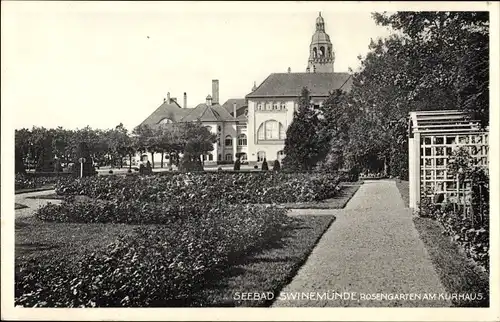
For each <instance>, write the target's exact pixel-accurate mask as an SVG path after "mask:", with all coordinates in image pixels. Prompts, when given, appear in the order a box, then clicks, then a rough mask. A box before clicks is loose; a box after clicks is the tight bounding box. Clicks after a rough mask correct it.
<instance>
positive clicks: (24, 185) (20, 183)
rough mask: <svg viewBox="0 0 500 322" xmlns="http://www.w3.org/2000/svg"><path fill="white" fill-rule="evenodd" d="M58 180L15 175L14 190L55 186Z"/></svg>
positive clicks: (56, 178)
mask: <svg viewBox="0 0 500 322" xmlns="http://www.w3.org/2000/svg"><path fill="white" fill-rule="evenodd" d="M58 180H59V178H58V177H39V176H28V175H23V174H16V177H15V185H14V188H15V190H20V189H35V188H40V187H43V186H46V185H49V184H55V183H56V182H57V181H58Z"/></svg>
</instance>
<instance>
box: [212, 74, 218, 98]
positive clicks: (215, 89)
mask: <svg viewBox="0 0 500 322" xmlns="http://www.w3.org/2000/svg"><path fill="white" fill-rule="evenodd" d="M212 102H213V103H214V104H219V80H218V79H213V80H212Z"/></svg>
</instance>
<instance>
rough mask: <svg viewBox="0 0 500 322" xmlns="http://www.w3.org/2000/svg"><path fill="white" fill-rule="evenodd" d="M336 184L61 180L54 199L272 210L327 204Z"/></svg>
mask: <svg viewBox="0 0 500 322" xmlns="http://www.w3.org/2000/svg"><path fill="white" fill-rule="evenodd" d="M338 184H339V177H338V175H336V174H328V173H327V174H319V173H318V174H297V173H273V172H267V173H199V174H198V173H191V174H189V173H188V174H175V175H168V176H167V175H165V176H140V177H112V176H108V177H94V178H83V179H77V180H71V181H69V180H65V181H60V182H59V183H58V184H57V186H56V193H57V194H60V195H86V196H89V197H91V198H97V199H104V200H119V201H126V200H140V201H147V202H173V201H175V200H177V201H186V200H188V199H190V200H192V199H196V198H202V199H205V200H207V199H208V200H216V199H217V200H226V201H228V202H232V203H266V204H271V203H286V202H305V201H317V200H322V199H326V198H331V197H333V196H334V194H335V191H336V190H335V188H336V187H337V185H338Z"/></svg>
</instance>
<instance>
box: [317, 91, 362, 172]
mask: <svg viewBox="0 0 500 322" xmlns="http://www.w3.org/2000/svg"><path fill="white" fill-rule="evenodd" d="M359 114H360V112H359V110H358V109H356V108H355V107H354V106H353V104H352V102H351V98H350V95H349V94H348V93H346V92H344V91H342V90H336V91H334V92H332V93H331V94H330V96H329V97H328V98H327V99H326V100H325V102H324V103H323V105H322V107H320V115H319V119H320V121H319V129H318V134H317V140H318V141H319V146H320V153H321V154H320V157H321V159H322V162H321V163H320V169H322V170H326V171H332V170H338V169H339V168H341V167H342V166H343V165H344V159H345V154H346V150H347V145H348V143H349V128H350V125H351V124H352V122H353V120H355V119H356V118H357V117H358V115H359Z"/></svg>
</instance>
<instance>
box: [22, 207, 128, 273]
mask: <svg viewBox="0 0 500 322" xmlns="http://www.w3.org/2000/svg"><path fill="white" fill-rule="evenodd" d="M136 227H137V225H125V224H80V223H50V222H43V221H41V220H38V219H36V218H34V217H29V218H24V219H17V220H16V223H15V244H16V246H15V265H16V267H18V266H19V265H20V264H22V263H23V262H25V261H29V260H31V259H36V258H40V259H43V261H50V260H51V259H52V258H54V259H60V258H64V259H65V260H66V262H67V263H68V264H69V265H71V264H72V263H76V262H77V261H78V260H79V259H81V258H82V257H83V256H84V255H85V254H89V253H92V252H94V251H96V250H99V249H103V248H105V247H106V246H107V245H108V244H110V243H111V242H113V241H115V240H116V238H117V237H118V236H119V235H120V234H132V230H133V229H134V228H136Z"/></svg>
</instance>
